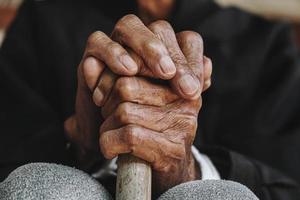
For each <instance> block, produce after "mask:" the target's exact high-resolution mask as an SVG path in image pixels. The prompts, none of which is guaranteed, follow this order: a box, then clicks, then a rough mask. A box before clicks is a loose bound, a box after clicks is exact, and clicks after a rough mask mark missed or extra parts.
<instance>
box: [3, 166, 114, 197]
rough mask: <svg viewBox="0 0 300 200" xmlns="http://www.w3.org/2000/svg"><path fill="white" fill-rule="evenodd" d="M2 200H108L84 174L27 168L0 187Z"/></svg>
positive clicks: (65, 169)
mask: <svg viewBox="0 0 300 200" xmlns="http://www.w3.org/2000/svg"><path fill="white" fill-rule="evenodd" d="M0 199H1V200H2V199H3V200H4V199H5V200H19V199H20V200H31V199H35V200H39V199H47V200H48V199H50V200H52V199H53V200H54V199H55V200H90V199H93V200H110V199H112V198H111V197H110V195H109V193H108V192H107V191H106V190H105V188H104V187H103V186H102V185H101V184H99V183H98V182H97V181H96V180H94V179H93V178H92V177H91V176H89V175H88V174H86V173H84V172H82V171H80V170H77V169H74V168H71V167H67V166H62V165H57V164H46V163H32V164H27V165H24V166H22V167H19V168H17V169H16V170H14V171H13V172H12V173H11V174H10V175H9V176H8V177H7V178H6V179H5V180H4V181H3V182H2V183H0Z"/></svg>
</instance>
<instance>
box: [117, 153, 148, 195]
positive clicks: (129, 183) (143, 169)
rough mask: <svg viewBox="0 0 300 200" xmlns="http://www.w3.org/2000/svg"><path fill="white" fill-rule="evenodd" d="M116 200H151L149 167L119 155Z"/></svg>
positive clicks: (141, 162)
mask: <svg viewBox="0 0 300 200" xmlns="http://www.w3.org/2000/svg"><path fill="white" fill-rule="evenodd" d="M117 164H118V176H117V188H116V200H151V167H150V165H149V164H148V163H147V162H145V161H143V160H141V159H139V158H136V157H134V156H131V155H127V154H125V155H119V158H118V162H117Z"/></svg>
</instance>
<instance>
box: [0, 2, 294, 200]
mask: <svg viewBox="0 0 300 200" xmlns="http://www.w3.org/2000/svg"><path fill="white" fill-rule="evenodd" d="M133 2H134V1H132V0H122V1H117V0H110V1H105V0H102V1H101V0H84V1H83V0H82V1H71V0H44V1H33V0H26V1H25V3H24V4H23V5H22V6H21V8H20V11H19V13H18V16H17V18H16V19H15V21H14V23H13V25H12V26H11V27H10V29H9V31H8V33H7V36H6V39H5V42H4V44H3V46H2V48H1V52H0V92H1V93H0V94H1V96H0V181H1V180H3V179H4V178H5V177H6V176H7V174H8V173H9V172H10V171H12V170H13V169H14V168H16V167H17V166H20V165H23V164H25V163H28V162H34V161H44V162H56V163H63V164H66V165H74V161H73V160H74V158H73V156H72V153H70V152H69V151H67V150H66V143H67V141H66V138H65V137H64V132H63V122H64V120H65V119H66V118H67V117H68V116H70V115H71V114H73V112H74V101H75V93H76V81H77V80H76V68H77V66H78V64H79V62H80V59H81V56H82V53H83V50H84V47H85V42H86V39H87V37H88V36H89V34H91V33H92V32H94V31H96V30H101V31H103V32H106V33H107V34H110V32H111V31H112V29H113V27H114V24H115V23H116V21H117V19H119V18H120V17H121V16H123V15H125V14H127V13H135V11H136V5H134V3H133ZM169 21H170V22H171V24H172V25H173V27H174V29H175V31H176V32H179V31H182V30H194V31H197V32H199V33H200V34H201V35H202V36H203V38H204V42H205V54H206V55H208V56H209V57H211V58H212V60H213V63H214V72H213V84H212V87H211V88H210V89H209V90H208V92H206V93H205V94H204V96H203V102H204V105H203V108H202V110H201V114H200V117H199V128H198V134H197V138H196V141H195V144H196V146H197V147H198V148H200V149H201V150H202V151H203V152H204V153H206V154H208V155H209V156H210V157H211V158H212V160H213V162H214V163H215V165H216V166H217V168H218V169H219V171H220V172H221V175H222V178H227V179H231V180H235V181H238V182H241V183H243V184H245V185H246V186H248V187H250V188H251V189H252V190H253V191H254V192H255V193H256V194H257V195H258V196H259V197H260V198H261V199H266V200H268V199H275V200H277V199H284V200H288V199H295V200H296V199H300V190H299V188H298V186H297V183H296V181H298V182H299V181H300V170H299V167H300V155H299V152H300V123H299V120H300V103H299V102H298V101H300V92H299V91H298V89H299V88H300V57H299V52H298V49H297V48H296V46H295V44H294V42H293V36H292V31H291V27H290V26H289V25H288V24H284V23H277V22H268V21H265V20H263V19H261V18H258V17H255V16H252V15H250V14H248V13H245V12H241V11H239V10H236V9H232V8H229V9H221V8H219V7H218V6H217V5H215V4H214V3H212V1H210V0H202V1H200V0H181V1H177V6H176V9H175V11H174V13H173V15H172V17H171V18H170V19H169ZM204 146H206V147H204ZM215 147H217V148H215ZM228 149H230V150H228ZM234 151H235V152H239V153H240V154H237V153H234ZM241 154H243V155H244V156H242V155H241ZM248 157H251V158H252V159H255V160H252V159H249V158H248ZM261 163H264V164H265V165H263V164H261ZM267 165H268V166H272V169H271V168H268V167H266V166H267ZM273 168H274V169H273ZM279 171H281V172H279ZM282 174H285V175H282ZM287 177H292V178H293V179H294V180H295V181H292V180H291V179H290V178H287Z"/></svg>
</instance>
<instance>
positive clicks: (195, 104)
mask: <svg viewBox="0 0 300 200" xmlns="http://www.w3.org/2000/svg"><path fill="white" fill-rule="evenodd" d="M204 63H205V65H206V67H208V68H211V62H210V61H209V59H207V58H205V62H204ZM201 103H202V102H201V98H198V99H196V100H185V99H182V98H180V97H178V96H177V95H176V94H175V93H174V92H173V91H172V90H171V88H170V87H169V86H167V85H162V83H157V81H153V80H149V79H145V78H142V77H121V78H119V79H118V80H117V82H116V84H115V85H114V88H113V90H112V92H111V94H110V96H109V97H108V100H107V102H106V103H105V105H104V106H103V107H102V115H103V117H104V118H105V119H106V120H105V121H104V123H103V124H102V126H101V129H100V147H101V151H102V153H103V155H104V156H105V157H106V158H107V159H112V158H114V157H116V156H117V155H119V154H123V153H130V154H132V155H134V156H137V157H139V158H141V159H143V160H146V161H148V162H149V163H150V164H151V165H152V169H153V172H154V173H153V181H154V184H153V186H154V193H158V194H159V193H161V192H163V191H165V190H167V189H169V188H171V187H173V186H175V185H178V184H180V183H183V182H187V181H191V180H195V179H197V178H199V171H197V165H195V161H194V159H193V156H192V154H191V146H192V144H193V141H194V138H195V134H196V129H197V119H198V113H199V110H200V108H201Z"/></svg>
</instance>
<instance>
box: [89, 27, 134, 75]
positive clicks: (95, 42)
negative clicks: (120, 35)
mask: <svg viewBox="0 0 300 200" xmlns="http://www.w3.org/2000/svg"><path fill="white" fill-rule="evenodd" d="M90 56H93V57H95V58H97V59H99V60H101V61H103V62H104V63H105V64H106V65H107V66H108V67H109V68H110V69H111V70H112V71H113V72H114V73H117V74H120V75H134V74H136V73H137V70H138V67H137V64H136V63H135V62H134V60H133V59H132V58H131V57H130V55H129V54H128V53H127V51H126V50H125V49H124V48H123V47H122V46H121V45H120V44H118V43H117V42H114V41H112V40H111V39H110V38H109V37H108V36H107V35H106V34H105V33H103V32H101V31H97V32H94V33H93V34H91V36H90V37H89V39H88V41H87V46H86V50H85V56H84V57H90Z"/></svg>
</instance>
